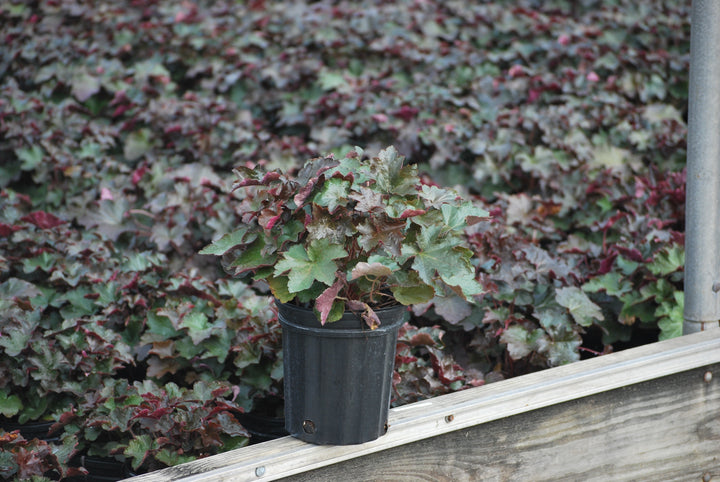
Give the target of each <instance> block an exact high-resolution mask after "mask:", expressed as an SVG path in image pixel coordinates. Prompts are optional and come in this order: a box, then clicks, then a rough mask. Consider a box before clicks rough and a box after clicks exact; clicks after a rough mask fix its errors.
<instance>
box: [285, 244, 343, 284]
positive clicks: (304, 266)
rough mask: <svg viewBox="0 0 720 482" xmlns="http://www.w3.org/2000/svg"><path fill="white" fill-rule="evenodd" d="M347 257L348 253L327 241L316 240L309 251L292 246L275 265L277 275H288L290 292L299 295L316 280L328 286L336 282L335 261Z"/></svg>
mask: <svg viewBox="0 0 720 482" xmlns="http://www.w3.org/2000/svg"><path fill="white" fill-rule="evenodd" d="M345 256H347V252H346V251H345V250H344V249H343V248H342V247H341V246H338V245H336V244H330V241H329V240H327V239H318V240H314V241H313V242H312V243H311V244H310V246H309V248H308V250H307V251H305V248H303V247H302V246H300V245H294V246H292V247H291V248H290V249H289V250H288V251H287V252H286V253H285V254H284V256H283V259H281V260H280V261H278V262H277V264H276V265H275V275H276V276H279V275H283V274H285V273H287V277H288V290H289V291H290V292H291V293H297V292H299V291H304V290H306V289H308V288H310V287H311V286H312V284H313V282H314V281H315V280H317V281H320V282H321V283H324V284H326V285H328V286H330V285H332V284H333V283H334V281H335V272H336V271H337V265H336V263H335V262H334V261H333V260H335V259H338V258H343V257H345Z"/></svg>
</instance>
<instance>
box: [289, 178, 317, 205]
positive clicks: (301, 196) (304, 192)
mask: <svg viewBox="0 0 720 482" xmlns="http://www.w3.org/2000/svg"><path fill="white" fill-rule="evenodd" d="M315 184H316V181H315V179H310V181H308V183H307V184H305V186H303V188H302V189H300V192H299V193H297V194H296V195H295V197H294V198H293V201H295V204H296V205H297V206H302V205H303V204H304V203H305V201H306V200H307V198H308V197H310V194H312V191H313V189H314V188H315Z"/></svg>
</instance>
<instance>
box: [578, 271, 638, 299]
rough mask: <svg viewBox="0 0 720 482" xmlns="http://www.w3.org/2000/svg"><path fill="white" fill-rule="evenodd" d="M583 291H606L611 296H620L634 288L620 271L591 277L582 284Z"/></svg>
mask: <svg viewBox="0 0 720 482" xmlns="http://www.w3.org/2000/svg"><path fill="white" fill-rule="evenodd" d="M582 289H583V291H587V292H588V293H597V292H599V291H604V292H605V293H607V294H608V295H610V296H617V297H620V296H622V295H624V294H625V293H629V292H630V291H632V290H633V286H632V284H631V283H630V281H629V280H628V279H627V278H625V277H623V276H622V275H621V274H620V273H616V272H610V273H605V274H604V275H601V276H598V277H596V278H593V279H591V280H590V281H588V282H587V283H585V284H584V285H583V286H582Z"/></svg>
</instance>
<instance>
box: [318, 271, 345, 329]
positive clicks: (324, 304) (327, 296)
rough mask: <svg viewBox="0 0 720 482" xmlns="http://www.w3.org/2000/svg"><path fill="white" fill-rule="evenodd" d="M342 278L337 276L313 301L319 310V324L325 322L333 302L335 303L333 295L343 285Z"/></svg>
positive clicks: (334, 295)
mask: <svg viewBox="0 0 720 482" xmlns="http://www.w3.org/2000/svg"><path fill="white" fill-rule="evenodd" d="M343 284H344V283H343V280H342V278H338V279H337V281H335V283H333V285H332V286H331V287H329V288H327V289H326V290H325V291H323V292H322V294H321V295H320V296H318V298H317V301H316V302H315V308H317V310H318V311H319V312H320V324H322V325H324V324H325V323H326V322H327V319H328V316H329V315H330V311H331V310H332V307H333V303H335V297H337V295H338V293H339V292H340V290H341V289H342V287H343Z"/></svg>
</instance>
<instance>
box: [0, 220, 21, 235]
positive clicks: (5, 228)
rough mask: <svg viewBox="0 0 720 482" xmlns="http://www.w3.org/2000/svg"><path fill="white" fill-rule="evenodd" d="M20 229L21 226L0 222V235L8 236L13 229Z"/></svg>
mask: <svg viewBox="0 0 720 482" xmlns="http://www.w3.org/2000/svg"><path fill="white" fill-rule="evenodd" d="M20 229H22V227H21V226H14V225H10V224H5V223H0V236H10V235H11V234H12V233H14V232H15V231H18V230H20Z"/></svg>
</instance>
